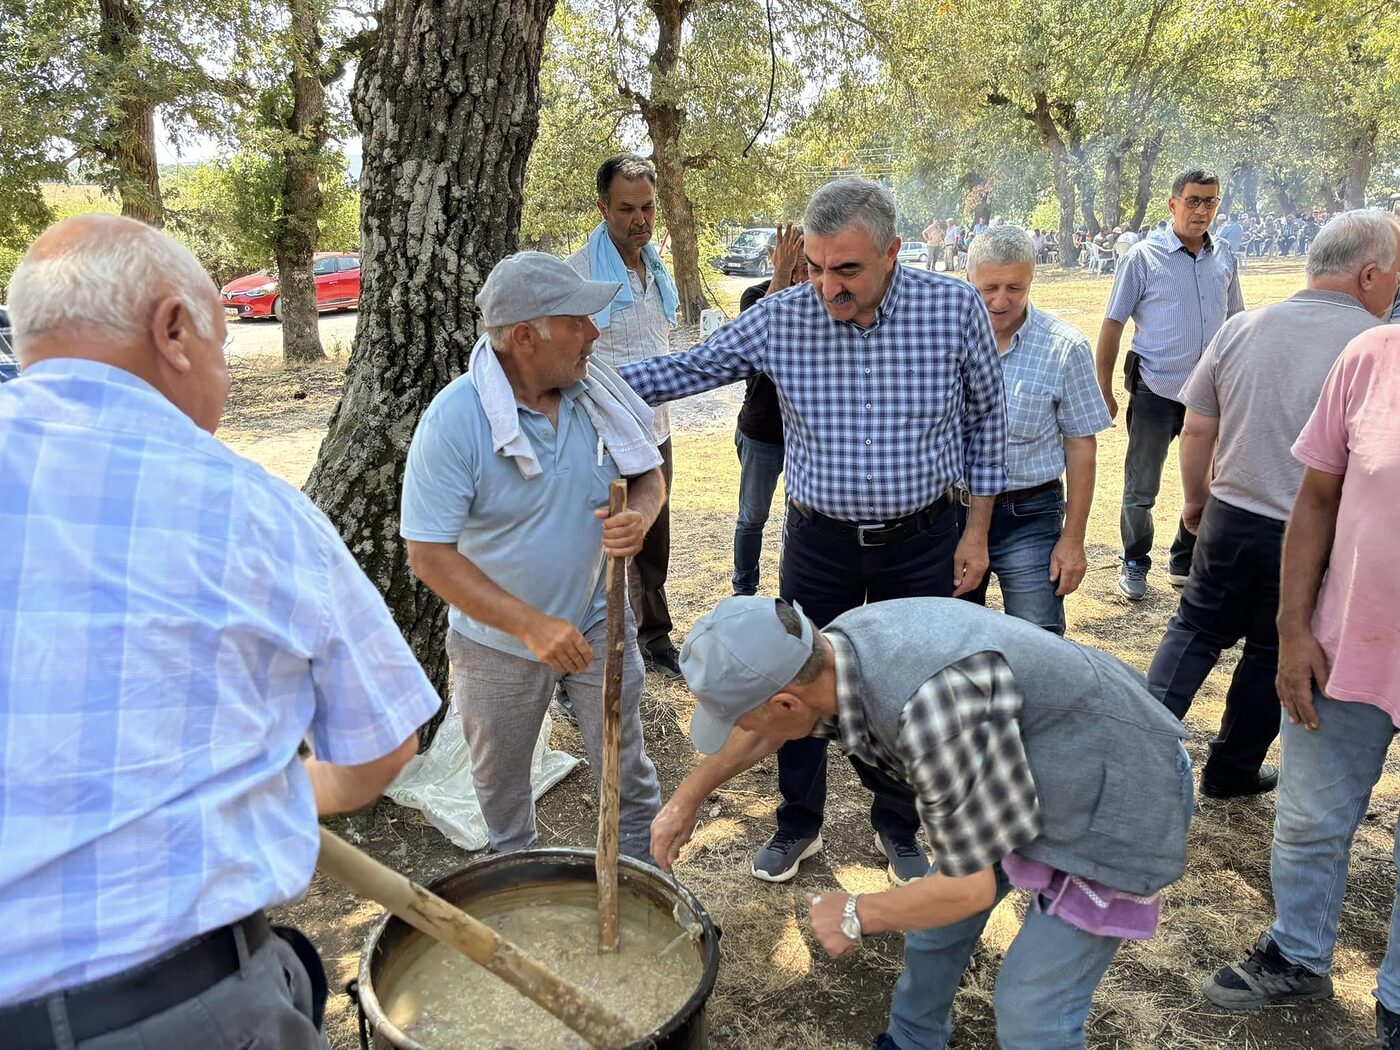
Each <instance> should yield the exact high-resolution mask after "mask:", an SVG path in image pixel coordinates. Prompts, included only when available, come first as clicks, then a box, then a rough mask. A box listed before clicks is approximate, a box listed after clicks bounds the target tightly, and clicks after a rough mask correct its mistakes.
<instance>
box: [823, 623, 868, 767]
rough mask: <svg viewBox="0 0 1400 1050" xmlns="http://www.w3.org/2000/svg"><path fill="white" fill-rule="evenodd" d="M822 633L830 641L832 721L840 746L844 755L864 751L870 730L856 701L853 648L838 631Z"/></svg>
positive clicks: (857, 681)
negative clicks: (833, 689)
mask: <svg viewBox="0 0 1400 1050" xmlns="http://www.w3.org/2000/svg"><path fill="white" fill-rule="evenodd" d="M823 637H824V638H825V639H826V640H827V641H828V642H830V643H831V651H832V664H833V669H834V671H835V674H836V718H835V719H834V720H833V719H829V718H828V719H823V721H824V722H826V724H827V725H828V726H829V725H830V723H831V722H832V721H835V723H836V729H837V730H838V732H839V734H840V740H841V750H842V751H844V752H845V753H846V754H848V755H852V754H854V755H861V754H868V753H869V750H870V733H869V730H868V729H867V727H866V721H865V709H864V708H863V707H861V704H860V693H861V680H860V664H859V663H858V662H857V660H856V654H855V650H853V649H852V648H851V645H850V643H849V642H848V641H846V639H845V638H843V637H842V636H841V635H839V634H837V633H835V632H832V633H830V634H824V635H823Z"/></svg>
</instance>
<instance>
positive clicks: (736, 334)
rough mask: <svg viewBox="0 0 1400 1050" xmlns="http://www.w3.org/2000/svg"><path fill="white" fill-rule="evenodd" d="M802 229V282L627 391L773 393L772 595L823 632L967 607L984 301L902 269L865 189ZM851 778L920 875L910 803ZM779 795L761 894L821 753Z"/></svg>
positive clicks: (637, 378)
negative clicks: (879, 605)
mask: <svg viewBox="0 0 1400 1050" xmlns="http://www.w3.org/2000/svg"><path fill="white" fill-rule="evenodd" d="M803 225H804V228H805V231H806V239H805V250H806V256H807V262H808V267H809V272H810V274H811V281H810V283H808V284H803V285H800V286H796V287H793V288H789V289H787V290H785V291H783V292H780V293H778V294H777V295H771V296H768V297H766V298H764V299H762V300H760V301H759V302H758V303H757V304H756V305H755V306H754V307H753V308H752V309H750V310H747V311H745V312H744V313H743V314H741V315H740V316H739V317H738V318H737V319H736V320H734V321H732V322H730V323H729V324H727V325H725V326H724V327H722V328H720V329H719V331H717V332H716V333H715V334H714V335H712V336H711V337H710V338H709V339H707V340H706V341H705V342H703V343H701V344H700V345H699V346H696V347H694V348H693V349H691V350H689V351H687V352H685V353H680V354H673V355H670V356H667V357H656V358H652V359H651V360H648V361H643V362H639V363H637V364H632V365H626V366H624V367H623V368H622V369H620V371H621V373H622V376H623V378H625V379H626V380H627V381H628V382H629V383H630V384H631V385H632V386H633V388H634V389H636V391H637V392H638V393H639V394H641V395H642V397H644V398H645V399H646V400H647V401H649V402H651V403H652V404H659V403H662V402H665V401H672V400H675V399H676V398H681V397H687V396H689V395H691V394H698V393H700V392H701V391H704V390H710V389H713V388H714V387H718V386H722V385H724V384H726V383H733V382H736V381H738V380H741V379H748V378H749V377H750V376H755V375H767V376H768V377H769V378H771V379H772V380H773V383H774V385H775V386H776V387H777V390H778V401H779V406H780V408H781V410H782V416H783V445H784V456H785V462H786V470H787V481H786V484H787V495H788V511H787V520H786V524H785V528H784V534H783V552H782V560H781V562H780V564H779V570H778V572H779V589H780V591H781V593H782V597H783V598H784V599H785V600H787V601H789V602H796V603H799V604H800V605H801V606H802V608H803V609H804V611H805V612H806V613H807V615H808V616H810V617H811V618H812V619H813V620H814V621H815V622H816V623H817V624H818V625H819V626H820V625H824V624H826V623H829V622H830V621H831V620H834V619H835V618H836V617H837V616H839V615H841V614H842V613H844V612H846V611H848V610H850V609H854V608H856V607H858V606H860V605H863V604H865V603H866V602H877V601H885V600H888V599H892V598H908V597H949V596H952V595H954V594H963V593H966V592H968V591H971V590H972V589H973V588H975V587H976V586H977V585H978V584H979V583H980V582H981V580H982V577H983V575H984V574H985V573H986V570H987V528H988V524H989V522H990V520H991V513H992V504H993V502H994V500H995V497H996V496H997V494H999V493H1000V492H1002V491H1003V490H1004V489H1005V488H1006V469H1005V461H1006V405H1005V397H1004V395H1003V391H1002V377H1001V366H1000V365H999V364H998V362H997V351H996V341H995V339H994V338H993V336H992V330H991V326H990V324H989V323H988V320H987V313H986V310H985V309H983V307H982V301H981V299H980V298H979V297H978V295H977V293H976V291H975V290H974V289H973V288H972V287H971V286H970V285H968V284H967V283H965V282H963V281H960V280H957V279H956V278H951V277H946V276H944V275H942V274H935V273H930V272H928V271H925V270H917V269H914V268H911V267H903V266H900V265H899V264H898V254H899V238H898V237H897V236H895V228H894V227H895V209H894V201H893V199H892V198H891V196H890V194H889V191H888V190H886V189H885V188H884V187H882V186H880V185H878V184H876V183H874V182H869V181H866V180H864V179H851V178H848V179H837V180H835V181H833V182H830V183H828V184H827V185H826V186H824V187H822V188H821V189H820V190H819V191H818V192H817V193H816V194H815V195H814V196H813V197H812V200H811V202H810V203H809V204H808V206H807V213H806V216H805V219H804V223H803ZM960 479H965V481H966V485H967V488H968V490H969V491H970V492H971V501H970V502H971V507H970V509H969V514H968V521H967V526H966V529H965V530H964V532H963V535H962V537H961V539H959V535H958V515H957V514H956V513H955V511H954V509H953V502H954V501H953V500H952V498H951V496H950V489H951V488H952V486H953V485H955V484H956V483H957V482H958V481H959V480H960ZM852 764H853V765H854V766H855V768H856V772H857V773H858V774H859V776H860V778H861V781H862V782H863V783H864V784H865V785H866V786H867V787H869V788H870V789H871V790H872V791H873V792H874V793H875V802H874V805H873V806H872V807H871V823H872V824H873V825H874V827H875V831H876V836H875V847H876V849H877V850H879V851H880V852H881V853H883V854H884V855H885V857H886V858H888V860H889V863H890V874H891V877H892V878H894V879H895V880H896V881H897V882H906V881H909V880H911V879H915V878H918V877H920V876H922V875H923V874H925V873H926V872H927V871H928V858H927V856H926V855H925V853H924V851H923V849H922V848H921V847H920V846H919V845H918V844H917V843H916V842H915V841H914V836H915V834H916V833H917V831H918V827H919V818H918V814H917V812H916V810H915V807H914V800H913V797H912V795H911V794H910V792H909V789H908V786H907V785H904V784H901V783H899V782H898V781H895V780H894V779H893V778H891V777H889V776H888V775H886V774H885V773H884V772H883V771H881V770H880V769H878V768H877V767H875V766H874V765H872V764H869V763H865V762H862V761H860V760H859V759H853V760H852ZM778 787H779V790H780V791H781V792H782V796H783V802H782V804H781V805H780V806H779V807H778V830H777V832H776V833H775V834H774V835H773V837H772V838H771V839H769V841H768V842H767V843H766V844H765V845H764V847H763V848H762V849H761V850H759V852H758V855H757V856H756V857H755V858H754V863H753V869H752V870H753V874H754V875H755V877H757V878H760V879H764V880H767V881H770V882H783V881H786V880H788V879H790V878H792V877H793V876H794V875H795V874H796V873H797V867H798V864H799V863H800V862H801V861H802V860H803V859H804V858H806V857H810V856H812V855H813V854H814V853H816V852H817V851H818V850H820V849H821V848H822V839H821V824H822V814H823V809H824V807H825V801H826V741H824V740H820V739H816V738H813V739H808V740H798V741H793V742H792V743H789V744H786V745H784V747H783V749H782V750H781V751H780V752H779V754H778Z"/></svg>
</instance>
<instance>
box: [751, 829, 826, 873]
mask: <svg viewBox="0 0 1400 1050" xmlns="http://www.w3.org/2000/svg"><path fill="white" fill-rule="evenodd" d="M821 848H822V837H821V833H820V832H818V833H817V834H815V835H795V834H793V833H792V832H791V831H784V830H783V829H782V828H779V829H778V830H777V831H775V832H773V837H772V838H771V839H769V840H768V841H767V842H765V843H764V844H763V846H762V848H761V849H759V851H758V852H757V853H755V854H754V857H753V867H752V868H751V869H750V870H751V871H752V872H753V877H754V878H756V879H762V880H763V881H764V882H787V880H788V879H790V878H792V877H793V876H794V875H796V874H797V866H798V865H799V864H801V863H802V862H803V861H804V860H806V859H807V858H808V857H810V856H812V855H813V854H815V853H816V852H817V851H818V850H820V849H821Z"/></svg>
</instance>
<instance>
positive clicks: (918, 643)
mask: <svg viewBox="0 0 1400 1050" xmlns="http://www.w3.org/2000/svg"><path fill="white" fill-rule="evenodd" d="M681 669H682V670H683V671H684V672H685V677H686V681H687V683H688V684H689V685H690V688H691V691H692V692H694V693H695V697H696V701H697V704H696V709H695V714H694V716H693V717H692V719H691V723H690V736H691V740H692V741H693V742H694V743H695V746H696V748H698V749H699V750H700V751H702V752H705V754H706V756H707V757H706V758H704V759H703V760H702V761H701V762H700V764H699V765H698V766H696V768H695V771H694V772H692V773H691V774H690V776H688V777H686V779H685V780H684V781H683V782H682V783H681V785H680V786H679V787H678V788H677V789H676V793H675V795H673V796H672V798H671V800H670V801H669V802H668V803H667V804H666V805H665V806H664V807H663V808H662V810H661V812H660V813H659V814H658V815H657V818H656V821H655V822H654V823H653V824H652V839H651V849H652V853H653V855H654V856H655V857H656V860H657V863H658V864H660V865H661V867H662V868H663V869H664V870H668V871H669V870H670V868H671V866H672V865H673V864H674V863H675V861H676V859H677V858H678V856H679V854H680V849H681V847H682V846H683V845H684V844H685V843H686V842H687V841H688V840H689V839H690V836H691V833H692V831H693V829H694V827H695V823H696V817H697V814H698V810H699V806H700V804H701V803H702V802H704V800H705V799H706V797H707V796H708V795H709V794H710V792H712V791H714V790H715V789H716V788H717V787H719V786H720V785H721V784H723V783H725V782H726V781H727V780H729V779H731V778H732V777H735V776H737V775H738V774H739V773H741V772H743V771H744V770H746V769H749V768H750V767H752V766H753V765H755V764H757V763H758V762H760V761H762V760H763V759H764V758H765V757H766V756H768V755H770V754H772V753H773V752H774V751H775V750H777V748H778V747H779V745H780V744H781V743H782V742H783V741H785V740H787V741H790V740H797V739H803V738H806V737H808V736H816V737H825V738H829V739H834V740H836V741H837V742H838V743H839V744H840V746H841V749H842V750H843V751H845V752H846V753H847V754H848V755H852V756H860V757H861V758H862V759H863V760H864V761H866V762H868V763H871V764H874V765H877V766H879V767H880V768H881V769H883V770H884V771H885V772H886V773H887V775H889V776H891V777H893V778H898V779H899V780H901V781H903V782H904V783H905V784H907V786H908V787H909V788H910V789H911V790H912V792H913V794H914V796H915V798H916V799H917V805H918V810H919V815H920V817H921V818H922V820H923V823H924V827H925V829H926V830H927V832H928V836H929V841H930V842H931V843H932V844H933V851H934V855H935V857H936V858H937V862H936V865H935V867H934V870H933V872H932V873H931V874H930V875H929V876H928V877H926V878H923V879H919V880H918V881H916V882H914V883H912V884H910V885H906V886H897V887H894V888H892V889H889V890H886V891H884V892H883V893H868V894H861V895H850V894H846V893H842V892H825V891H823V892H822V893H820V894H818V895H817V896H815V897H813V898H811V900H810V909H811V911H810V921H811V924H812V930H813V933H814V934H815V935H816V937H817V939H818V940H819V941H820V942H821V944H822V947H823V948H825V949H826V951H827V953H828V954H829V955H831V956H832V957H833V958H839V957H841V956H844V955H847V954H849V953H850V952H852V951H854V950H856V949H857V948H858V947H859V946H860V943H861V938H862V937H865V936H870V935H873V934H878V933H886V932H893V931H896V930H902V931H906V936H905V938H904V973H903V974H902V975H901V976H900V978H899V982H898V983H897V984H896V985H895V990H894V998H893V1002H892V1003H891V1008H890V1020H889V1024H888V1026H887V1028H886V1030H885V1032H883V1033H881V1034H880V1035H879V1036H878V1037H877V1039H876V1040H875V1050H936V1048H941V1047H945V1046H947V1044H948V1040H949V1037H950V1036H951V1034H952V1030H953V1024H952V1004H953V995H954V993H955V992H956V991H957V987H958V982H959V979H960V978H961V976H962V972H963V970H964V969H965V968H966V967H967V963H968V960H969V959H970V958H971V956H972V951H973V949H974V948H975V947H976V945H977V941H978V939H979V938H980V936H981V934H982V929H983V927H984V926H985V925H986V923H987V919H988V917H989V916H990V915H991V911H992V908H994V907H995V906H996V904H997V902H998V901H1000V900H1001V898H1002V897H1004V896H1005V895H1006V894H1007V893H1008V892H1009V891H1010V889H1011V888H1012V887H1016V888H1018V889H1023V890H1026V891H1027V892H1029V893H1030V894H1031V904H1030V906H1029V908H1028V909H1027V911H1026V918H1025V920H1024V922H1023V924H1022V926H1021V930H1020V933H1019V934H1018V935H1017V936H1016V939H1015V940H1014V941H1013V942H1012V944H1011V947H1010V949H1008V951H1007V953H1006V957H1005V959H1004V960H1003V961H1002V964H1001V972H1000V974H999V976H998V979H997V989H996V997H995V1004H996V1015H997V1043H998V1045H999V1046H1000V1047H1002V1050H1043V1048H1045V1047H1052V1046H1053V1047H1063V1048H1069V1047H1083V1046H1084V1021H1085V1018H1086V1017H1087V1016H1088V1013H1089V1006H1090V1001H1091V999H1092V997H1093V993H1094V989H1095V988H1096V987H1097V986H1098V983H1099V980H1100V979H1101V978H1102V977H1103V974H1104V972H1105V971H1106V970H1107V969H1108V965H1109V963H1110V962H1111V961H1112V959H1113V956H1114V953H1115V952H1116V951H1117V950H1118V945H1119V944H1120V943H1121V942H1122V941H1123V940H1124V939H1125V938H1126V939H1134V940H1142V939H1146V938H1149V937H1151V936H1152V935H1153V934H1154V933H1155V931H1156V928H1157V921H1158V918H1159V915H1160V909H1161V899H1160V891H1161V890H1162V888H1163V887H1165V886H1167V885H1170V884H1171V883H1172V882H1175V881H1176V880H1177V879H1178V878H1180V877H1181V874H1182V872H1183V871H1185V868H1186V829H1187V825H1188V823H1189V822H1190V819H1191V807H1192V795H1191V761H1190V759H1189V758H1188V757H1187V754H1186V749H1185V748H1184V747H1183V746H1182V744H1181V739H1182V737H1183V736H1184V735H1185V731H1184V730H1183V729H1182V727H1181V723H1180V722H1178V721H1177V720H1176V719H1175V718H1173V717H1172V716H1171V715H1170V714H1169V713H1168V712H1167V711H1166V710H1165V709H1164V708H1163V707H1162V706H1161V705H1160V704H1158V703H1157V702H1156V701H1155V700H1154V699H1153V697H1152V694H1150V693H1149V692H1148V691H1147V686H1146V683H1145V682H1144V681H1143V678H1142V676H1141V675H1140V674H1138V673H1137V672H1136V671H1133V670H1131V669H1129V668H1128V667H1126V666H1125V665H1123V664H1122V663H1120V662H1119V661H1117V660H1115V659H1114V658H1113V657H1111V656H1108V655H1106V654H1104V653H1102V652H1099V651H1098V650H1097V649H1091V648H1088V647H1087V646H1081V645H1076V644H1075V643H1073V642H1069V641H1066V640H1064V639H1063V638H1060V637H1057V636H1056V635H1054V634H1052V633H1051V632H1049V631H1045V630H1041V629H1040V628H1038V627H1036V626H1034V625H1033V624H1030V623H1027V622H1026V621H1024V620H1020V619H1018V618H1016V617H1012V616H1004V615H1002V614H1000V613H995V612H991V611H989V610H987V609H983V608H980V607H978V606H975V605H972V604H970V603H968V602H954V601H947V600H940V599H938V598H911V599H906V600H903V601H890V602H878V603H875V604H871V605H867V606H865V607H863V608H860V609H856V610H853V611H852V612H849V613H846V614H845V615H843V616H839V617H837V618H836V619H835V620H833V621H832V622H831V623H830V624H829V625H828V626H827V627H826V628H825V629H824V630H817V628H816V626H815V625H814V624H813V623H812V621H811V620H809V619H808V618H807V617H806V616H805V615H804V614H803V613H802V611H801V610H800V609H798V608H796V607H795V606H789V605H787V604H786V603H784V602H782V601H776V602H775V601H774V600H773V599H771V598H759V597H733V598H726V599H725V600H724V601H722V602H720V603H719V605H718V606H717V607H716V608H715V609H714V610H713V611H712V612H710V613H707V614H706V615H705V616H703V617H701V619H700V621H699V622H698V623H696V625H695V627H694V629H693V630H692V631H691V632H690V637H689V638H688V639H687V640H686V643H685V646H684V648H683V649H682V651H681Z"/></svg>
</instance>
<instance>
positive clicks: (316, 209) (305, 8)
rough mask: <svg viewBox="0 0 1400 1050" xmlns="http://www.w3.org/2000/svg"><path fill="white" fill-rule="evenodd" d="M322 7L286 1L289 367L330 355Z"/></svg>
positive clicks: (277, 242)
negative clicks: (323, 269) (321, 281)
mask: <svg viewBox="0 0 1400 1050" xmlns="http://www.w3.org/2000/svg"><path fill="white" fill-rule="evenodd" d="M319 8H320V5H319V4H318V3H317V0H287V11H288V14H289V15H290V16H291V26H290V33H289V36H290V40H291V52H292V53H291V59H292V66H291V71H290V74H289V76H288V79H287V86H288V88H289V89H290V92H291V101H292V107H291V112H290V114H289V115H288V118H287V121H286V126H285V128H284V129H283V130H284V132H285V138H284V139H283V142H284V143H285V144H284V146H283V148H282V156H281V161H282V186H281V197H282V202H281V207H280V208H279V209H278V215H277V220H276V222H275V223H274V225H273V230H272V243H273V248H274V249H275V251H276V252H277V274H278V282H279V285H280V287H279V289H278V293H277V294H278V296H279V297H280V299H281V307H282V359H283V360H284V361H285V362H286V363H287V364H289V365H296V364H305V363H308V362H311V361H319V360H322V359H324V358H325V356H326V352H325V350H323V349H322V348H321V328H320V324H319V323H318V321H317V316H318V314H317V310H316V278H315V275H314V274H313V273H312V272H311V267H312V260H313V258H314V256H315V254H316V242H317V241H318V240H319V238H320V233H321V230H320V226H319V225H318V220H319V219H320V215H321V180H320V166H321V163H320V162H321V153H322V151H323V149H324V148H325V145H326V90H325V86H324V85H323V84H322V83H321V69H320V67H321V28H320V19H321V11H320V9H319Z"/></svg>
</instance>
